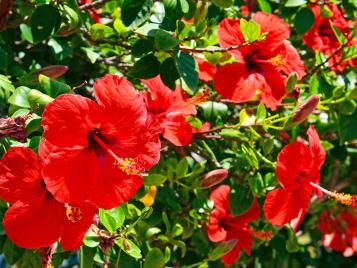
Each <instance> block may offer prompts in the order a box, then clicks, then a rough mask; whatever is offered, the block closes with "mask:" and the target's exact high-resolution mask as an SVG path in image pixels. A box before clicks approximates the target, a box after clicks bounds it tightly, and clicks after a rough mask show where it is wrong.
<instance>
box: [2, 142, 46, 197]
mask: <svg viewBox="0 0 357 268" xmlns="http://www.w3.org/2000/svg"><path fill="white" fill-rule="evenodd" d="M42 181H43V180H42V178H41V165H40V163H39V161H38V158H37V156H36V154H35V153H34V152H33V151H32V150H31V149H28V148H25V147H12V148H10V149H9V150H8V151H7V152H6V153H5V154H4V155H3V157H2V159H1V166H0V197H1V198H2V199H4V200H5V201H7V202H10V203H15V202H16V201H18V200H20V201H27V200H30V199H32V198H35V197H38V196H40V195H41V194H43V193H45V192H46V190H45V188H44V187H43V185H42Z"/></svg>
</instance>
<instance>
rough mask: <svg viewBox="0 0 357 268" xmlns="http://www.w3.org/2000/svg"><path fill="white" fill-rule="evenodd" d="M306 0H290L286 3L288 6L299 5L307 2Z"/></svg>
mask: <svg viewBox="0 0 357 268" xmlns="http://www.w3.org/2000/svg"><path fill="white" fill-rule="evenodd" d="M306 2H307V1H306V0H288V1H287V2H286V4H285V6H286V7H298V6H302V5H305V4H306Z"/></svg>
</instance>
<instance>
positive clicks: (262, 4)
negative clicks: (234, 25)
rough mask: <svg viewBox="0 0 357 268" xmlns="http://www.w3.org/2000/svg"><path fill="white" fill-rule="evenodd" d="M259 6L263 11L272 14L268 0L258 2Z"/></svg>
mask: <svg viewBox="0 0 357 268" xmlns="http://www.w3.org/2000/svg"><path fill="white" fill-rule="evenodd" d="M258 6H259V8H260V10H261V11H263V12H266V13H271V6H270V4H269V2H268V1H267V0H258Z"/></svg>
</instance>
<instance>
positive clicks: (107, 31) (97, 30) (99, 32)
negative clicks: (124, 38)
mask: <svg viewBox="0 0 357 268" xmlns="http://www.w3.org/2000/svg"><path fill="white" fill-rule="evenodd" d="M90 33H91V36H92V38H93V39H94V40H98V39H101V38H107V37H110V36H112V35H113V34H114V30H113V29H112V28H111V27H109V26H107V25H104V24H102V23H96V24H93V25H92V26H91V28H90Z"/></svg>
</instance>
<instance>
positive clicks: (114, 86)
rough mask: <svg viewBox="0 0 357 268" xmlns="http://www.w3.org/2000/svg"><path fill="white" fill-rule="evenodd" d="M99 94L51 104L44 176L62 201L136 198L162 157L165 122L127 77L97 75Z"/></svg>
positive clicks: (109, 203) (111, 202) (114, 202)
mask: <svg viewBox="0 0 357 268" xmlns="http://www.w3.org/2000/svg"><path fill="white" fill-rule="evenodd" d="M94 95H95V98H96V100H97V103H96V102H94V101H92V100H90V99H88V98H85V97H82V96H79V95H74V94H63V95H61V96H59V97H57V98H56V99H55V100H54V101H52V102H51V103H49V104H48V105H47V106H46V108H45V111H44V113H43V116H42V126H43V129H44V140H43V142H42V147H43V148H45V149H43V150H45V151H46V150H47V151H48V156H47V157H46V159H45V161H44V162H45V163H44V170H43V175H44V179H45V182H46V185H47V189H48V190H49V191H50V192H51V193H52V194H53V195H54V196H55V197H56V199H58V200H59V201H61V202H63V203H82V202H84V201H88V202H91V203H93V204H95V205H96V206H97V207H101V208H105V209H110V208H113V207H116V206H118V205H120V204H121V203H123V202H126V201H128V200H129V199H130V198H131V197H133V196H134V195H135V193H136V191H137V190H138V189H139V188H140V187H141V186H142V184H143V179H142V175H141V174H142V172H144V171H146V170H148V169H149V168H151V167H152V166H153V165H155V164H156V163H157V162H158V161H159V158H160V141H159V126H158V125H157V123H156V121H155V120H154V119H153V117H152V116H150V115H148V113H147V110H146V107H145V103H144V99H143V97H142V96H141V95H140V94H139V93H138V92H136V91H135V89H134V88H133V86H132V85H131V84H130V82H128V81H127V80H126V79H124V78H121V77H119V76H115V75H106V76H104V77H103V78H101V79H97V80H96V82H95V84H94Z"/></svg>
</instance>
